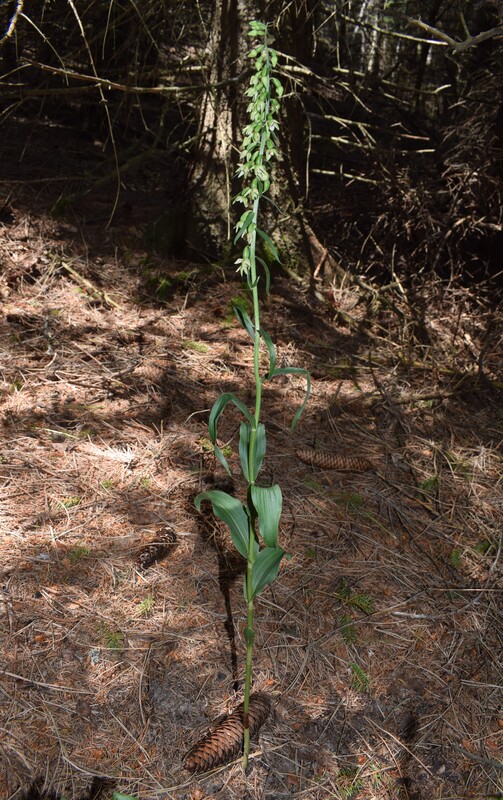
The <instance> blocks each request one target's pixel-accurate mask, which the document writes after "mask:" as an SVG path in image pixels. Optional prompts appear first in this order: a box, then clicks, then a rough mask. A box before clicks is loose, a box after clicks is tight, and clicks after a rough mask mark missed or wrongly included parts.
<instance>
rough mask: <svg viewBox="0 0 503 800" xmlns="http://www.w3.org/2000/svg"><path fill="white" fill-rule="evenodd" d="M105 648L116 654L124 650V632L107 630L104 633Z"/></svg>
mask: <svg viewBox="0 0 503 800" xmlns="http://www.w3.org/2000/svg"><path fill="white" fill-rule="evenodd" d="M103 637H104V640H105V646H106V647H108V649H109V650H113V651H115V652H117V651H119V650H122V649H123V648H124V634H123V633H122V631H111V630H105V631H104V633H103Z"/></svg>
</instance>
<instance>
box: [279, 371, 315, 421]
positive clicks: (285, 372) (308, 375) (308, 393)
mask: <svg viewBox="0 0 503 800" xmlns="http://www.w3.org/2000/svg"><path fill="white" fill-rule="evenodd" d="M276 375H305V377H306V383H307V388H306V396H305V398H304V402H303V403H302V405H301V407H300V408H299V410H298V411H297V413H296V414H295V416H294V418H293V420H292V424H291V425H290V430H292V431H293V430H295V426H296V425H297V422H298V421H299V419H300V415H301V414H302V412H303V411H304V409H305V407H306V405H307V401H308V400H309V395H310V394H311V375H310V374H309V372H308V370H307V369H304V368H303V367H280V368H279V369H276V370H274V374H273V375H270V376H269V377H271V378H274V377H276Z"/></svg>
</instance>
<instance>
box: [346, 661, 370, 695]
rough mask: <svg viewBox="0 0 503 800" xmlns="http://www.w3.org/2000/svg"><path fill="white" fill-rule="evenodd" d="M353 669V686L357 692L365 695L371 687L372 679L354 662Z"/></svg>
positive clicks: (351, 665) (352, 663)
mask: <svg viewBox="0 0 503 800" xmlns="http://www.w3.org/2000/svg"><path fill="white" fill-rule="evenodd" d="M350 667H351V686H352V687H353V689H355V691H357V692H361V693H364V692H366V691H368V688H369V686H370V678H369V676H368V675H367V673H366V672H364V671H363V670H362V668H361V667H360V666H359V665H358V664H357V663H356V662H355V661H352V662H351V664H350Z"/></svg>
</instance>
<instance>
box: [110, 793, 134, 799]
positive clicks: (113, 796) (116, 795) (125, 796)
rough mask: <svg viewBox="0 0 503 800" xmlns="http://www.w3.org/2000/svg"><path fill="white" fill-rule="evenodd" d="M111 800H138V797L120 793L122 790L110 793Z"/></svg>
mask: <svg viewBox="0 0 503 800" xmlns="http://www.w3.org/2000/svg"><path fill="white" fill-rule="evenodd" d="M112 800H138V798H137V797H135V796H134V795H132V794H122V792H114V793H113V795H112Z"/></svg>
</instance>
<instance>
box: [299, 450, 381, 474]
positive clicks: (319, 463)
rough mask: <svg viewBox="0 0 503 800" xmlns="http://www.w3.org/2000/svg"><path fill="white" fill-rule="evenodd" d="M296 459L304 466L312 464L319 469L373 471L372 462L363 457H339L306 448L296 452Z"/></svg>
mask: <svg viewBox="0 0 503 800" xmlns="http://www.w3.org/2000/svg"><path fill="white" fill-rule="evenodd" d="M297 458H300V460H301V461H303V462H304V463H305V464H312V465H313V467H320V469H337V470H340V471H341V472H366V471H367V470H369V469H374V464H373V463H372V461H369V459H368V458H364V457H363V456H339V455H336V454H335V453H327V452H324V451H318V450H311V449H308V448H306V449H305V450H297Z"/></svg>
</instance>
